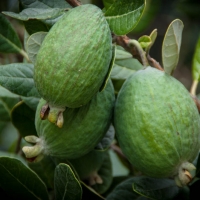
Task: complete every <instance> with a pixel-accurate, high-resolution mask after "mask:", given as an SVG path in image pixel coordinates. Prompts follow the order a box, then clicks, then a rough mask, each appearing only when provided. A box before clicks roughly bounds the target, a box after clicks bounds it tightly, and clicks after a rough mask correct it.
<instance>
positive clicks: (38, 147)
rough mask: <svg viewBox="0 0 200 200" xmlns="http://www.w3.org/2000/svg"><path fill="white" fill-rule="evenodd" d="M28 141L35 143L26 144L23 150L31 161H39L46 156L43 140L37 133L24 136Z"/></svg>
mask: <svg viewBox="0 0 200 200" xmlns="http://www.w3.org/2000/svg"><path fill="white" fill-rule="evenodd" d="M24 139H25V140H26V141H27V142H29V143H33V144H35V145H34V146H24V147H23V148H22V151H23V152H24V154H25V156H26V158H27V160H28V161H29V162H39V161H40V160H42V158H43V157H44V154H43V151H44V146H43V140H42V139H41V138H39V137H37V136H35V135H30V136H26V137H25V138H24Z"/></svg>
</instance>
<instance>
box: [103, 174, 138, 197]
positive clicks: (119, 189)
mask: <svg viewBox="0 0 200 200" xmlns="http://www.w3.org/2000/svg"><path fill="white" fill-rule="evenodd" d="M133 181H134V178H129V179H126V180H125V181H123V182H121V183H120V184H118V185H117V186H116V187H115V188H114V189H113V190H112V191H111V192H110V194H108V196H107V197H106V200H122V199H126V200H134V199H135V200H136V199H138V198H139V197H140V195H139V194H138V193H136V192H134V191H133V188H132V184H133Z"/></svg>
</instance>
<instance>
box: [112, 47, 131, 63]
mask: <svg viewBox="0 0 200 200" xmlns="http://www.w3.org/2000/svg"><path fill="white" fill-rule="evenodd" d="M132 57H133V56H132V55H131V54H130V53H129V52H127V51H125V50H124V49H120V48H119V47H118V48H116V55H115V60H123V59H128V58H132Z"/></svg>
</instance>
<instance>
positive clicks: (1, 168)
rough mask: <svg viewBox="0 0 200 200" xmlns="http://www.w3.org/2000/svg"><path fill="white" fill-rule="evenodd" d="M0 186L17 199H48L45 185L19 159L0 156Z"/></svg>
mask: <svg viewBox="0 0 200 200" xmlns="http://www.w3.org/2000/svg"><path fill="white" fill-rule="evenodd" d="M0 172H1V179H0V188H2V189H3V190H4V191H6V192H8V193H9V194H12V196H13V197H14V198H15V199H17V197H18V199H29V200H35V199H42V200H48V199H49V198H48V193H47V189H46V186H45V185H44V183H43V182H42V181H41V179H40V178H39V177H38V176H37V174H36V173H35V172H33V171H32V170H30V169H29V168H28V167H26V166H25V165H24V164H22V162H21V161H19V160H17V159H14V158H8V157H0Z"/></svg>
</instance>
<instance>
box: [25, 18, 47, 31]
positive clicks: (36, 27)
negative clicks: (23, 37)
mask: <svg viewBox="0 0 200 200" xmlns="http://www.w3.org/2000/svg"><path fill="white" fill-rule="evenodd" d="M24 26H25V28H26V31H27V32H28V34H29V35H32V34H34V33H36V32H41V31H43V32H48V31H49V30H50V28H51V27H50V26H48V25H46V24H45V23H44V22H42V21H39V20H36V19H31V20H28V21H24Z"/></svg>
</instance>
